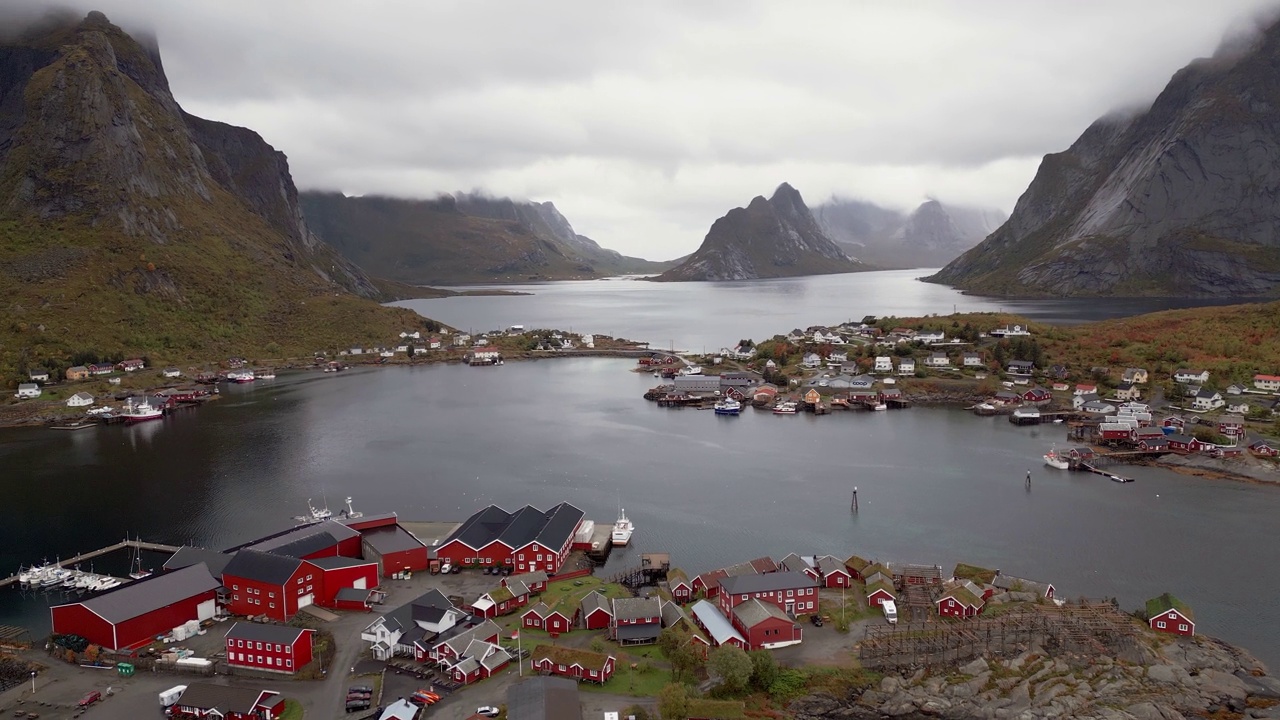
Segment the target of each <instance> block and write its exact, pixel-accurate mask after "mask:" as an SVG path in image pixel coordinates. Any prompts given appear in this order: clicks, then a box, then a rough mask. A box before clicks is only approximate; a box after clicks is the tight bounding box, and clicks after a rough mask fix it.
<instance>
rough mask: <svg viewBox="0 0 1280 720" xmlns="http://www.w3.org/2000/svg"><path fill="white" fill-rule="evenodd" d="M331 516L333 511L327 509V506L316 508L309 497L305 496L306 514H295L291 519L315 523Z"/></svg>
mask: <svg viewBox="0 0 1280 720" xmlns="http://www.w3.org/2000/svg"><path fill="white" fill-rule="evenodd" d="M331 517H333V513H332V512H330V511H329V508H328V507H323V508H318V507H316V506H315V505H312V504H311V498H307V514H306V515H295V516H294V517H293V519H294V520H297V521H298V522H302V523H317V522H321V521H323V520H328V519H329V518H331Z"/></svg>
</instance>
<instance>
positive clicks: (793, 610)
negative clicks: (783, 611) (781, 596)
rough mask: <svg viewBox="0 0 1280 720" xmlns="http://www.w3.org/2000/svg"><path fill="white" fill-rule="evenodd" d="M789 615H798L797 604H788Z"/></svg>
mask: <svg viewBox="0 0 1280 720" xmlns="http://www.w3.org/2000/svg"><path fill="white" fill-rule="evenodd" d="M787 614H788V615H795V614H796V604H795V603H794V602H788V603H787Z"/></svg>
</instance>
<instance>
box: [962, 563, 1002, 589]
mask: <svg viewBox="0 0 1280 720" xmlns="http://www.w3.org/2000/svg"><path fill="white" fill-rule="evenodd" d="M996 572H997V571H996V570H988V569H986V568H981V567H978V566H977V565H970V564H968V563H956V569H955V570H954V571H953V572H952V573H951V576H952V577H956V578H960V579H961V580H972V581H974V582H976V583H982V584H983V585H990V584H991V583H993V582H995V579H996Z"/></svg>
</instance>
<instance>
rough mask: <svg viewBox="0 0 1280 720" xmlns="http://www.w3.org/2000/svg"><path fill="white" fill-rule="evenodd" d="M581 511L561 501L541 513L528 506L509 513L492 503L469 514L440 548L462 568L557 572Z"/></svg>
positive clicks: (440, 552) (438, 553)
mask: <svg viewBox="0 0 1280 720" xmlns="http://www.w3.org/2000/svg"><path fill="white" fill-rule="evenodd" d="M582 519H583V512H582V511H581V510H579V509H578V508H576V507H574V506H573V505H570V504H569V503H560V504H559V505H556V506H555V507H552V508H551V509H550V510H547V511H546V512H543V511H541V510H538V509H537V508H534V507H532V506H530V505H526V506H525V507H523V508H521V509H520V510H517V511H516V512H514V513H508V512H507V511H506V510H503V509H502V508H500V507H498V506H496V505H490V506H489V507H486V508H485V509H483V510H481V511H479V512H477V513H476V514H474V515H472V516H471V517H469V518H467V520H466V521H465V522H463V523H462V525H460V526H459V527H458V529H457V530H455V531H454V532H453V533H452V534H451V535H449V537H448V538H446V539H445V540H444V542H442V543H441V544H440V547H439V548H437V550H436V557H437V558H439V559H440V560H442V561H443V560H448V561H449V562H451V563H453V564H454V565H458V566H462V567H491V566H507V567H512V568H514V569H515V571H516V572H519V573H524V572H533V571H537V570H541V571H544V572H546V573H549V574H552V575H554V574H555V573H557V572H559V570H560V566H561V565H562V564H563V563H564V560H565V557H566V556H568V554H569V548H570V546H571V545H572V543H573V537H574V535H576V534H577V532H578V526H579V525H580V524H581V523H582Z"/></svg>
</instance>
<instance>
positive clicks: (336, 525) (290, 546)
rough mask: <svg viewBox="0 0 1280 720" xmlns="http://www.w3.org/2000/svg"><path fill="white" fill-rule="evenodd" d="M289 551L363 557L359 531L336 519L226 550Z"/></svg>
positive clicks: (302, 556) (297, 555)
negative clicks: (361, 555)
mask: <svg viewBox="0 0 1280 720" xmlns="http://www.w3.org/2000/svg"><path fill="white" fill-rule="evenodd" d="M246 548H247V549H250V550H257V551H258V552H269V553H272V554H273V555H287V556H289V557H295V558H298V559H300V560H310V559H312V558H322V557H333V556H335V555H338V556H342V557H349V558H358V557H360V533H359V532H357V531H355V530H353V529H351V528H349V527H347V526H346V525H343V524H342V523H340V522H338V521H336V520H325V521H324V522H318V523H312V524H310V525H300V526H298V527H295V528H290V529H289V530H285V531H282V532H278V533H276V534H274V535H268V536H267V537H265V538H261V539H259V540H254V541H253V542H250V543H246V544H244V545H241V546H239V547H235V548H232V549H231V550H228V551H227V552H235V551H237V550H242V549H246Z"/></svg>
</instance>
